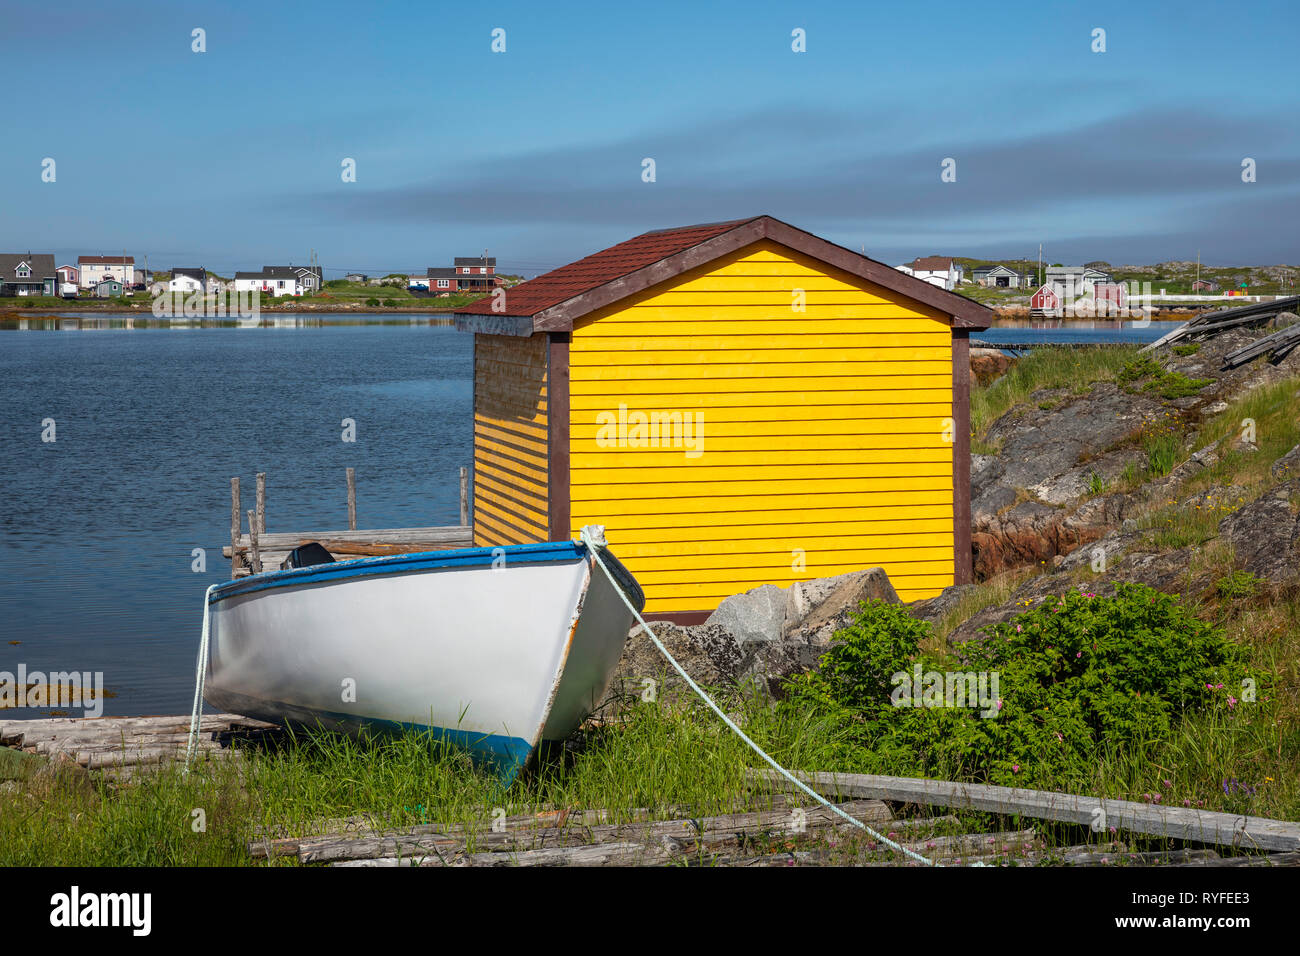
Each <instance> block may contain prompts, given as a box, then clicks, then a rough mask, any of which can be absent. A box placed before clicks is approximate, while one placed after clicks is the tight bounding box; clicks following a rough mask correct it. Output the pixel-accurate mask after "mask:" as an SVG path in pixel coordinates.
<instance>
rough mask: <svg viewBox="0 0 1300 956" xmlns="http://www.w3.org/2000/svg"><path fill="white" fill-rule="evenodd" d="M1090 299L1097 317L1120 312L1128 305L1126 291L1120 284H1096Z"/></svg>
mask: <svg viewBox="0 0 1300 956" xmlns="http://www.w3.org/2000/svg"><path fill="white" fill-rule="evenodd" d="M1092 297H1093V300H1094V305H1095V306H1096V312H1097V314H1098V315H1107V314H1112V313H1118V312H1122V311H1123V310H1124V308H1125V306H1127V305H1128V289H1127V288H1125V286H1124V283H1122V282H1098V283H1097V284H1096V285H1095V286H1093V287H1092Z"/></svg>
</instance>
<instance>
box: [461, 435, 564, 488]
mask: <svg viewBox="0 0 1300 956" xmlns="http://www.w3.org/2000/svg"><path fill="white" fill-rule="evenodd" d="M474 463H476V466H477V467H480V468H482V470H484V471H489V472H491V471H495V472H497V473H499V475H510V476H513V477H515V479H516V481H520V483H525V484H526V485H529V486H536V488H538V489H539V490H541V492H542V493H543V496H545V488H546V481H547V473H546V467H547V460H546V458H545V457H543V458H541V459H533V460H529V459H528V458H525V457H524V455H508V454H502V453H498V451H491V450H490V449H487V447H486V446H484V445H482V444H480V445H478V447H476V449H474Z"/></svg>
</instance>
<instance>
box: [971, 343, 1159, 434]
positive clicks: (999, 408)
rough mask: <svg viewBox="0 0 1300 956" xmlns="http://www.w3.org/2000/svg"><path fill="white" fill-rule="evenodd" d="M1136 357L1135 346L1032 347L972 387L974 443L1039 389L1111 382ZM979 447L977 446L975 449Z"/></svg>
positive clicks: (1074, 387)
mask: <svg viewBox="0 0 1300 956" xmlns="http://www.w3.org/2000/svg"><path fill="white" fill-rule="evenodd" d="M1136 357H1137V346H1123V347H1119V348H1109V347H1107V348H1095V349H1051V348H1042V349H1034V350H1033V351H1032V352H1030V354H1029V355H1027V356H1025V357H1024V358H1022V359H1020V360H1019V361H1017V362H1016V363H1015V364H1014V365H1012V367H1011V368H1010V369H1009V370H1008V371H1007V373H1006V374H1005V375H1003V376H1002V377H1001V378H999V379H997V380H996V381H994V382H993V383H992V384H990V385H988V386H975V387H972V389H971V401H970V408H971V431H972V433H973V436H972V437H973V438H974V439H975V442H974V444H975V445H982V446H983V447H984V448H986V449H987V450H988V452H987V453H991V452H993V451H995V450H996V449H995V448H994V447H992V446H988V445H986V444H984V436H985V434H986V433H987V432H988V429H989V426H990V425H992V424H993V423H994V422H995V421H997V420H998V419H999V418H1000V417H1001V416H1002V415H1004V414H1006V412H1008V411H1010V410H1011V409H1012V408H1014V407H1015V406H1016V405H1020V404H1023V403H1026V402H1028V400H1029V396H1030V395H1031V394H1033V393H1034V392H1036V391H1038V390H1039V389H1044V388H1068V389H1070V390H1072V391H1075V392H1079V391H1082V390H1085V389H1086V388H1087V387H1088V386H1090V385H1092V384H1093V383H1094V382H1102V381H1114V380H1115V379H1116V377H1117V376H1118V375H1119V374H1120V372H1121V371H1122V370H1123V368H1124V367H1125V366H1126V365H1127V364H1129V363H1130V362H1132V361H1133V360H1134V359H1135V358H1136ZM977 450H978V449H977Z"/></svg>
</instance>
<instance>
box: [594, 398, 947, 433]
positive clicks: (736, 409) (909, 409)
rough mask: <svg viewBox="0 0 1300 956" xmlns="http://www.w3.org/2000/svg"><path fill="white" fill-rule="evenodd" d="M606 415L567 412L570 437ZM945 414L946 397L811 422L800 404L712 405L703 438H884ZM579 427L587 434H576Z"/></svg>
mask: <svg viewBox="0 0 1300 956" xmlns="http://www.w3.org/2000/svg"><path fill="white" fill-rule="evenodd" d="M609 411H612V409H609V408H600V407H596V408H577V409H573V410H571V412H570V416H569V417H570V422H571V424H570V426H569V427H570V429H571V430H572V431H571V437H573V438H578V437H582V438H595V437H596V434H597V432H596V431H595V429H597V428H599V427H601V426H599V425H598V424H597V423H598V422H599V421H601V415H604V414H605V413H607V412H609ZM641 411H643V412H646V413H648V414H650V413H654V412H662V411H671V410H670V409H666V408H663V407H662V406H654V405H651V404H649V403H646V404H645V405H644V406H643V407H642V408H641ZM951 412H952V404H951V396H949V398H948V400H946V401H943V402H912V403H908V404H903V405H898V404H894V405H888V404H872V405H871V407H869V408H864V407H863V406H862V405H860V404H859V405H821V406H819V407H818V408H817V415H816V417H815V418H812V417H810V416H809V414H808V408H807V407H806V406H804V405H761V406H754V407H752V408H744V407H743V406H724V407H717V406H714V407H711V408H710V409H709V413H708V416H707V421H708V426H709V434H715V433H716V434H758V435H764V434H769V433H770V434H789V432H790V430H791V429H792V428H795V427H797V426H798V425H799V423H803V424H804V425H805V426H806V428H807V430H808V431H809V432H825V433H836V434H840V433H842V434H881V435H884V434H890V433H891V432H892V431H911V432H915V431H919V430H926V431H929V430H930V427H931V426H930V425H929V422H931V421H941V420H943V419H945V418H948V417H950V415H951ZM868 416H869V417H868ZM723 426H726V428H725V430H724V428H723ZM580 429H591V431H590V433H589V434H588V433H583V434H581V435H579V430H580ZM738 429H739V431H737V430H738Z"/></svg>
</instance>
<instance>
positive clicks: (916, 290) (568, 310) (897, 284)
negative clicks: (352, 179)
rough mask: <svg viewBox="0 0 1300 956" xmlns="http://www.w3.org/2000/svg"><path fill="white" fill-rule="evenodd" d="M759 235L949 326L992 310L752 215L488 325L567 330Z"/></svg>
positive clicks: (468, 319) (986, 320)
mask: <svg viewBox="0 0 1300 956" xmlns="http://www.w3.org/2000/svg"><path fill="white" fill-rule="evenodd" d="M763 239H770V240H772V241H773V242H777V243H780V244H781V245H783V246H787V247H788V248H790V249H794V250H795V251H796V252H801V253H803V254H804V255H807V256H810V257H811V258H814V259H817V260H819V261H821V262H825V263H826V264H827V265H831V266H834V267H835V268H837V269H840V270H842V271H844V272H847V273H849V274H850V275H855V276H857V277H858V278H861V279H865V280H866V281H868V282H872V283H874V284H876V285H879V286H882V287H884V288H886V289H889V290H890V291H893V292H897V293H899V294H900V295H903V296H906V297H907V298H909V299H913V300H914V301H916V302H920V303H922V304H923V305H928V306H930V307H931V308H934V309H938V310H939V311H940V312H942V313H944V314H945V315H948V316H950V317H951V319H952V326H953V328H956V329H987V328H988V327H989V326H990V325H991V324H992V321H993V312H992V310H990V309H989V308H987V307H986V306H983V305H980V304H979V303H978V302H975V301H974V300H972V299H968V298H966V297H965V296H962V295H958V294H957V293H955V292H949V291H947V290H946V289H940V288H939V287H938V286H934V285H931V284H930V283H928V282H925V281H923V280H921V279H917V278H915V277H913V276H909V275H907V274H906V273H903V272H900V271H898V270H897V269H895V268H893V267H892V266H889V265H886V264H885V263H883V262H877V261H876V260H875V259H869V258H867V257H866V256H864V255H861V254H859V253H856V252H854V251H853V250H851V249H846V248H844V247H843V246H837V245H836V244H835V243H833V242H828V241H826V240H825V239H821V238H819V237H817V236H814V235H813V234H812V233H810V232H805V231H804V230H802V229H799V228H797V227H796V226H792V225H790V224H789V223H785V222H781V221H780V220H779V219H774V218H772V217H771V216H758V217H756V218H753V219H744V220H739V221H738V222H737V225H736V227H735V228H733V229H729V230H727V231H726V232H724V233H722V234H721V235H718V236H714V237H713V238H711V239H706V240H705V241H704V242H701V243H699V244H698V245H695V246H691V247H690V248H689V249H685V250H683V251H681V252H678V253H676V254H674V255H671V256H668V257H667V258H665V259H661V260H659V261H658V262H653V263H651V264H650V265H648V266H644V267H642V268H640V269H637V270H636V271H634V272H631V273H629V274H627V275H625V276H621V277H619V278H617V279H614V280H612V281H610V282H606V283H604V284H603V285H600V286H597V287H595V288H594V289H591V290H589V291H587V292H583V293H580V294H579V295H576V296H574V297H573V298H571V299H569V300H567V301H565V302H561V303H560V304H559V305H555V306H552V307H550V308H548V309H543V310H542V311H540V312H537V313H536V314H534V315H533V316H532V317H531V318H532V325H531V327H530V328H528V329H527V331H524V330H523V328H524V326H523V325H522V323H521V324H520V326H519V328H520V331H510V330H508V328H507V327H506V321H505V320H506V317H505V316H498V317H497V320H499V324H498V325H497V326H494V328H493V329H491V330H492V331H495V330H499V331H500V332H501V333H503V334H513V335H529V334H532V333H533V332H571V331H573V323H574V322H575V321H576V320H578V319H580V318H582V317H583V316H586V315H590V314H591V313H592V312H595V311H596V310H598V309H602V308H604V307H606V306H609V305H612V304H614V303H615V302H618V301H619V300H621V299H625V298H627V297H628V296H632V295H636V294H637V293H639V292H644V291H645V290H646V289H649V288H651V287H652V286H655V285H658V284H659V283H661V282H665V281H668V280H670V279H673V278H676V277H677V276H679V275H681V274H682V273H684V272H688V271H689V270H691V269H695V268H697V267H699V266H702V265H707V264H708V263H710V262H712V261H714V260H715V259H719V258H721V257H722V256H725V255H728V254H729V253H732V252H735V251H737V250H739V249H742V248H744V247H745V246H748V245H751V244H752V243H755V242H759V241H761V240H763ZM481 318H483V317H482V316H476V315H473V314H457V315H456V327H457V328H458V329H464V330H466V331H490V330H489V329H487V328H480V327H479V323H478V322H476V321H475V320H476V319H481Z"/></svg>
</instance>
